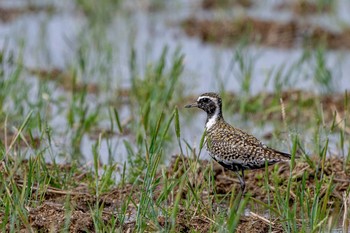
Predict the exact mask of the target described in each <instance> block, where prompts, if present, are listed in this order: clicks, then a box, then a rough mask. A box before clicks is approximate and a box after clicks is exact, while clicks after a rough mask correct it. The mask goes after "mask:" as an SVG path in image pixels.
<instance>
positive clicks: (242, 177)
mask: <svg viewBox="0 0 350 233" xmlns="http://www.w3.org/2000/svg"><path fill="white" fill-rule="evenodd" d="M241 171H242V176H241V175H240V174H239V171H235V173H236V175H237V177H238V180H239V183H240V185H241V191H242V194H244V190H245V181H244V170H243V169H242V170H241Z"/></svg>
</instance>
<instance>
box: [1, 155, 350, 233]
mask: <svg viewBox="0 0 350 233" xmlns="http://www.w3.org/2000/svg"><path fill="white" fill-rule="evenodd" d="M311 159H312V160H313V161H315V163H314V164H316V165H317V166H311V165H310V164H309V163H307V162H305V161H303V160H299V161H297V162H296V165H295V167H294V169H293V170H292V173H290V165H289V164H286V163H281V164H278V165H275V166H272V167H269V168H268V174H269V175H268V179H269V180H270V183H269V192H270V195H272V193H273V192H275V191H276V192H283V190H286V187H285V186H286V185H287V180H288V179H289V177H290V175H291V176H292V180H293V184H294V183H298V182H301V180H302V179H306V187H307V188H308V189H309V190H310V192H311V195H312V191H313V190H314V186H315V180H316V179H321V177H320V174H321V170H322V174H323V175H322V176H323V177H322V179H324V180H327V181H329V182H332V185H333V186H334V189H333V192H332V193H331V194H330V199H329V208H331V207H332V206H333V205H334V203H337V202H341V200H342V194H343V193H344V192H345V191H347V189H348V187H349V183H350V164H349V163H346V162H344V161H343V159H341V158H339V157H330V158H327V159H325V161H323V162H322V161H321V160H320V159H319V158H317V157H312V158H311ZM321 164H322V165H321ZM23 165H24V166H25V165H26V162H23ZM50 166H51V165H50ZM189 168H190V171H191V172H188V174H187V175H188V180H189V181H190V183H188V184H187V185H186V186H185V187H184V188H183V190H181V192H182V195H181V198H182V199H183V200H186V198H188V196H187V194H188V193H189V192H191V189H194V188H198V187H199V186H202V185H204V186H203V187H204V188H203V189H202V190H203V191H202V193H199V195H200V198H201V199H202V205H204V206H203V207H204V208H203V209H207V208H210V207H209V206H213V205H214V206H218V207H217V208H222V209H223V210H226V211H227V210H228V209H229V202H228V200H226V201H225V199H229V196H230V195H227V194H230V193H231V192H238V190H239V183H238V180H237V178H236V177H235V176H234V174H233V172H231V171H228V170H225V169H223V168H222V167H221V166H220V165H219V164H217V163H215V162H213V163H211V162H210V161H203V160H198V161H197V160H193V159H190V158H186V157H182V156H174V157H173V158H172V161H171V163H170V164H169V166H168V169H167V177H168V179H175V178H178V177H181V175H182V174H183V173H184V172H185V171H187V170H188V169H189ZM70 169H71V167H70V166H69V165H62V171H66V172H68V171H69V170H70ZM211 169H212V172H213V177H214V179H215V187H214V189H207V186H206V185H205V184H206V182H209V181H208V180H207V177H208V176H207V175H205V174H206V173H207V172H208V171H210V170H211ZM2 170H3V169H2ZM3 174H4V175H6V173H3ZM82 174H85V172H81V173H80V174H77V176H74V178H73V179H76V180H77V181H76V182H72V184H71V187H67V189H66V190H60V189H55V188H53V187H47V188H46V189H45V191H44V193H43V194H44V195H42V194H40V195H41V196H42V197H43V200H42V201H41V202H39V203H38V202H37V201H34V200H33V201H31V202H29V203H32V204H30V206H28V207H27V210H28V212H27V214H28V225H25V224H24V225H23V228H22V229H23V231H25V230H26V229H27V230H28V229H32V230H35V231H37V230H40V231H41V232H50V231H59V230H63V229H67V230H69V232H95V227H94V221H93V214H94V210H95V208H100V209H101V208H102V212H101V213H102V216H101V218H102V220H103V221H104V222H105V224H109V222H110V220H111V219H112V218H116V217H117V215H118V213H120V211H121V207H122V206H123V205H125V203H127V200H132V202H129V204H128V205H127V206H126V210H125V211H126V216H129V218H128V219H127V220H126V221H125V222H124V223H123V224H120V223H118V222H117V226H118V227H119V228H120V229H121V230H123V231H124V232H128V231H132V230H134V229H135V227H136V221H135V218H134V217H132V216H135V213H136V210H137V203H138V202H139V197H140V194H141V192H142V191H141V186H138V185H131V184H125V185H123V186H117V187H115V188H113V189H111V190H109V191H106V192H104V193H103V194H101V195H99V196H98V197H97V196H96V195H95V194H94V193H93V192H91V191H90V189H89V188H87V185H86V184H85V183H84V179H83V178H82V177H84V176H83V175H82ZM265 176H266V172H265V171H264V169H261V170H255V171H248V172H246V176H245V177H246V183H247V191H248V192H249V193H251V194H252V198H253V199H254V200H260V201H262V202H265V203H266V202H267V189H266V186H265V185H264V177H265ZM157 177H159V178H161V177H162V174H161V173H159V174H158V175H157ZM276 179H278V181H276ZM16 182H17V184H18V187H19V188H22V187H23V182H22V181H21V177H20V176H18V177H17V178H16ZM329 182H325V183H324V187H321V192H326V191H327V189H328V187H327V184H329ZM276 184H277V185H278V186H274V185H276ZM293 184H292V189H291V195H290V202H291V203H294V202H296V201H297V197H296V196H295V195H294V194H293V187H294V185H293ZM34 187H35V185H33V188H32V192H33V197H34V196H35V195H34V193H35V192H36V191H37V190H36V189H35V188H34ZM191 187H192V188H191ZM178 188H179V187H178V186H176V187H175V188H174V192H175V193H176V192H177V191H176V190H178ZM162 189H163V184H162V182H160V183H159V184H158V186H157V187H156V189H155V190H154V199H155V200H156V199H157V198H159V194H160V190H162ZM200 190H201V189H200ZM214 192H215V193H216V194H217V195H222V196H223V198H224V200H222V201H220V203H216V199H215V198H213V194H214ZM320 196H321V197H322V196H323V195H322V194H321V195H320ZM167 199H168V200H167V202H168V205H170V206H171V205H173V204H174V202H173V201H174V200H173V199H172V198H171V197H170V196H169V197H167ZM272 201H273V200H272ZM135 204H136V205H135ZM67 206H69V207H68V208H67ZM124 207H125V206H124ZM196 208H197V207H196V206H193V207H191V208H185V206H182V205H181V204H180V206H179V211H178V214H177V217H176V231H177V232H189V231H191V230H196V231H198V232H208V230H209V229H210V228H211V227H212V226H213V224H216V223H215V222H213V220H211V219H210V218H208V217H207V215H206V213H205V211H204V212H203V211H196ZM0 216H1V219H2V218H3V217H4V213H0ZM157 221H158V222H157V223H152V222H150V223H149V226H148V229H149V230H150V231H152V230H156V229H157V227H156V225H157V224H159V225H160V226H163V227H165V226H166V225H167V224H169V220H168V219H167V218H165V217H164V216H162V215H160V216H159V217H158V220H157ZM0 222H2V220H1V221H0ZM270 228H271V229H272V230H273V231H274V232H283V228H282V226H281V225H280V220H279V219H278V218H277V219H273V218H271V219H270V220H265V219H264V218H262V217H260V216H259V215H253V214H252V215H250V216H242V217H241V219H240V222H239V224H238V227H237V232H266V231H268V229H270Z"/></svg>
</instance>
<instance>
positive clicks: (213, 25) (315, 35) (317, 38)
mask: <svg viewBox="0 0 350 233" xmlns="http://www.w3.org/2000/svg"><path fill="white" fill-rule="evenodd" d="M182 27H183V29H184V30H185V32H186V33H187V34H188V35H189V36H195V37H199V38H200V39H201V40H202V41H203V42H210V43H216V44H222V45H232V44H239V43H243V44H244V43H249V44H257V45H262V46H266V47H275V48H286V49H290V48H294V47H309V48H315V47H325V48H328V49H335V50H336V49H350V29H344V30H343V31H342V32H333V31H329V30H328V29H325V28H322V27H319V26H314V25H311V24H301V23H299V22H298V21H296V20H291V21H289V22H277V21H271V20H261V19H255V18H251V17H242V18H237V19H222V20H221V19H198V18H196V17H192V18H189V19H187V20H185V21H183V22H182Z"/></svg>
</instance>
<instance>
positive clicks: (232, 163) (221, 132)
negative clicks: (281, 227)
mask: <svg viewBox="0 0 350 233" xmlns="http://www.w3.org/2000/svg"><path fill="white" fill-rule="evenodd" d="M193 107H196V108H200V109H202V110H204V111H205V112H206V113H207V121H206V124H205V130H206V132H205V134H206V135H205V144H206V148H207V151H208V152H209V154H210V156H211V157H212V158H213V159H214V160H215V161H216V162H218V163H219V164H220V165H222V166H223V167H225V168H227V169H229V170H232V171H234V172H235V173H236V175H237V177H238V180H239V182H240V185H241V191H242V193H244V191H245V181H244V171H245V170H252V169H259V168H264V167H265V165H266V164H267V165H272V164H275V163H278V162H281V161H288V160H290V159H291V155H290V154H288V153H285V152H281V151H278V150H275V149H272V148H269V147H268V146H266V145H265V144H263V143H262V142H261V141H259V140H258V139H257V138H256V137H254V136H252V135H250V134H248V133H246V132H244V131H243V130H240V129H238V128H235V127H233V126H232V125H230V124H228V123H227V122H226V121H225V120H224V117H223V115H222V103H221V98H220V96H219V95H218V94H216V93H213V92H209V93H204V94H202V95H200V96H199V97H198V99H197V101H196V102H194V103H192V104H189V105H186V106H185V108H193ZM239 172H241V174H240V173H239Z"/></svg>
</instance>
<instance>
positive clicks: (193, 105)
mask: <svg viewBox="0 0 350 233" xmlns="http://www.w3.org/2000/svg"><path fill="white" fill-rule="evenodd" d="M197 107H198V104H197V103H192V104H188V105H186V106H185V108H197Z"/></svg>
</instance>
